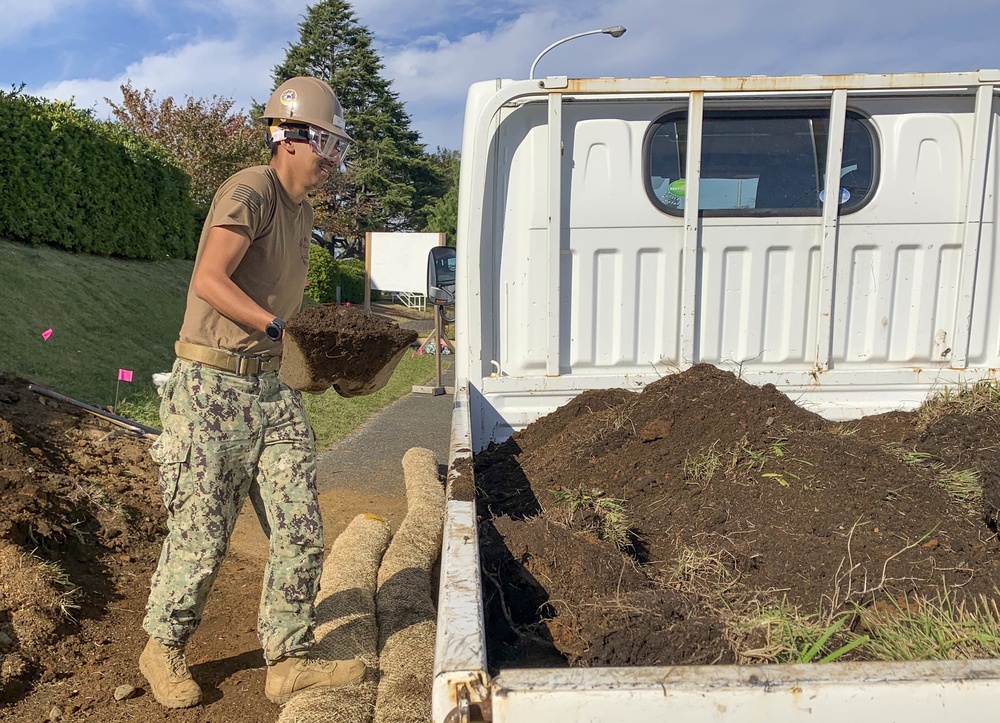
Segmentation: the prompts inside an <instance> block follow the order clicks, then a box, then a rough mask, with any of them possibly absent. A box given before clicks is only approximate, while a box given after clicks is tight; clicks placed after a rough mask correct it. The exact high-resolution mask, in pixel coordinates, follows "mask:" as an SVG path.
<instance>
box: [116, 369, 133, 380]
mask: <svg viewBox="0 0 1000 723" xmlns="http://www.w3.org/2000/svg"><path fill="white" fill-rule="evenodd" d="M118 381H120V382H130V381H132V370H131V369H119V370H118Z"/></svg>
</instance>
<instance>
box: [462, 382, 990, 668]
mask: <svg viewBox="0 0 1000 723" xmlns="http://www.w3.org/2000/svg"><path fill="white" fill-rule="evenodd" d="M925 406H927V405H925ZM922 409H923V408H922ZM998 439H1000V416H998V415H997V413H996V412H994V411H991V410H990V408H989V407H985V408H983V409H972V410H970V409H968V408H963V410H962V411H961V412H960V413H949V412H941V413H938V414H929V413H922V412H921V410H917V411H916V412H910V413H902V412H893V413H890V414H886V415H880V416H873V417H868V418H864V419H861V420H857V421H853V422H848V423H841V424H834V423H832V422H829V421H827V420H825V419H823V418H821V417H819V416H818V415H815V414H813V413H811V412H809V411H807V410H805V409H803V408H801V407H799V406H797V405H796V404H795V403H793V402H792V401H790V400H789V399H788V398H787V397H786V396H785V395H783V394H782V393H780V392H779V391H778V390H777V389H776V388H774V387H773V386H771V385H765V386H764V387H762V388H761V387H756V386H753V385H751V384H747V383H746V382H743V381H741V380H740V379H738V378H737V377H736V376H734V375H733V374H731V373H728V372H724V371H721V370H719V369H717V368H715V367H712V366H709V365H698V366H695V367H692V368H691V369H689V370H687V371H685V372H683V373H681V374H676V375H672V376H668V377H664V378H663V379H661V380H659V381H657V382H655V383H653V384H651V385H649V386H647V387H646V388H645V389H644V390H643V391H642V392H641V393H637V392H628V391H623V390H602V391H590V392H585V393H583V394H581V395H580V396H578V397H577V398H575V399H574V400H572V401H571V402H570V403H568V404H566V405H565V406H563V407H561V408H560V409H558V410H556V411H555V412H553V413H552V414H550V415H548V416H546V417H544V418H542V419H539V420H538V421H536V422H535V423H534V424H531V425H530V426H528V427H527V428H526V429H524V430H522V431H521V432H518V433H516V434H515V435H514V436H513V437H512V438H511V439H509V440H507V441H506V442H504V443H503V444H500V445H494V446H492V447H490V448H489V449H487V450H485V451H483V452H482V453H480V454H479V455H478V456H477V457H476V460H475V473H476V487H477V491H478V510H479V517H480V530H481V545H482V555H483V564H484V589H485V592H486V610H487V622H488V629H489V635H488V642H489V657H490V663H491V666H493V667H495V668H499V667H509V666H515V667H516V666H530V665H539V664H545V665H565V664H567V663H568V664H573V665H667V664H691V663H714V662H720V663H724V662H733V661H734V659H735V658H734V634H733V631H732V630H728V631H727V630H726V626H725V624H724V620H723V619H724V618H725V614H724V611H722V610H720V609H719V608H720V607H721V606H719V605H713V604H712V603H711V600H712V599H713V598H712V597H711V596H712V595H717V594H718V595H719V598H718V599H721V600H728V601H729V602H730V603H732V601H733V600H739V601H742V602H746V601H748V600H753V601H755V604H758V605H759V606H764V607H767V606H777V605H784V606H786V607H794V608H797V609H799V610H801V611H803V612H804V613H805V614H811V613H818V612H820V611H827V612H831V611H833V612H836V611H837V610H852V609H853V610H858V609H859V608H861V609H864V608H865V606H868V607H871V606H876V607H877V606H879V605H885V604H890V605H900V604H906V605H914V604H919V603H915V602H914V601H920V600H924V599H932V598H935V596H940V595H941V594H942V592H944V593H946V594H947V596H948V599H949V600H950V601H952V603H954V604H956V605H957V604H960V603H961V602H962V601H964V600H969V601H975V600H981V599H982V598H981V597H980V596H985V597H986V599H987V600H995V599H996V598H997V597H1000V593H998V592H997V586H998V583H1000V574H998V563H1000V554H998V553H1000V544H998V541H997V534H996V532H997V530H996V520H997V507H998V500H1000V482H998V479H1000V478H998V474H1000V444H998V442H997V440H998ZM949 475H950V477H949ZM970 476H971V477H972V479H974V480H975V479H976V478H978V483H979V485H980V486H981V494H979V493H978V492H976V491H973V492H972V493H969V492H968V491H956V489H955V488H954V487H952V488H951V489H949V488H948V486H947V485H946V480H947V479H956V478H962V479H968V478H969V477H970ZM973 487H974V488H975V485H973ZM699 585H700V586H701V587H699ZM737 593H738V594H737ZM900 601H904V602H903V603H901V602H900ZM905 601H910V602H905ZM856 617H857V616H855V618H854V619H853V621H852V623H851V624H852V625H856V624H858V623H857V619H856ZM855 655H856V656H857V657H858V658H859V659H860V658H862V657H863V655H862V654H861V653H860V649H859V651H858V652H856V653H855Z"/></svg>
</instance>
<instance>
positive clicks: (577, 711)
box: [492, 660, 1000, 723]
mask: <svg viewBox="0 0 1000 723" xmlns="http://www.w3.org/2000/svg"><path fill="white" fill-rule="evenodd" d="M998 696H1000V661H995V660H989V661H978V660H977V661H965V662H949V663H941V662H925V663H906V664H905V665H899V664H886V663H853V664H852V663H841V664H832V665H811V666H803V665H787V666H770V667H760V666H756V667H752V666H741V667H737V666H691V667H685V668H679V667H674V668H605V669H600V668H597V669H590V670H546V671H538V670H507V671H503V672H502V673H501V674H500V675H499V676H498V677H497V678H496V680H495V683H494V695H493V706H492V712H493V719H492V720H493V723H527V722H528V721H532V722H533V721H564V722H565V723H605V722H606V721H624V720H627V721H628V722H629V723H662V722H663V721H670V723H708V722H709V721H718V722H719V723H761V722H762V721H768V722H770V723H793V722H794V721H808V722H809V723H843V722H844V721H851V720H854V721H879V723H940V721H945V720H947V721H964V720H970V721H971V720H979V719H993V718H994V717H995V712H996V701H997V699H998Z"/></svg>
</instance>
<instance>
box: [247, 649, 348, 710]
mask: <svg viewBox="0 0 1000 723" xmlns="http://www.w3.org/2000/svg"><path fill="white" fill-rule="evenodd" d="M364 677H365V664H364V663H362V662H361V661H360V660H311V659H309V658H282V659H281V660H280V661H278V662H277V663H275V664H274V665H269V666H267V681H266V682H265V683H264V694H265V695H266V696H267V698H268V700H270V701H271V702H272V703H277V704H278V705H284V704H285V703H287V702H288V700H289V699H290V698H291V697H292V696H293V695H295V694H296V693H299V692H301V691H303V690H306V689H307V688H340V687H342V686H345V685H355V684H356V683H360V682H361V680H362V679H363V678H364Z"/></svg>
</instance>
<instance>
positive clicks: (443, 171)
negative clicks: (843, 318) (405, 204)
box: [424, 147, 461, 246]
mask: <svg viewBox="0 0 1000 723" xmlns="http://www.w3.org/2000/svg"><path fill="white" fill-rule="evenodd" d="M431 162H432V163H434V164H435V165H436V166H437V167H438V173H439V175H440V176H441V177H442V178H444V181H445V189H446V190H445V193H444V195H443V196H441V197H440V198H437V199H435V200H433V201H431V203H429V204H428V205H427V206H426V207H425V208H424V216H425V218H426V219H427V220H426V225H425V226H424V231H434V232H436V233H443V234H445V236H446V237H447V239H448V245H449V246H454V245H455V237H456V234H457V230H458V174H459V170H460V169H461V154H459V152H458V151H452V150H449V149H447V148H440V147H439V148H438V149H437V153H435V154H434V155H433V156H431Z"/></svg>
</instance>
